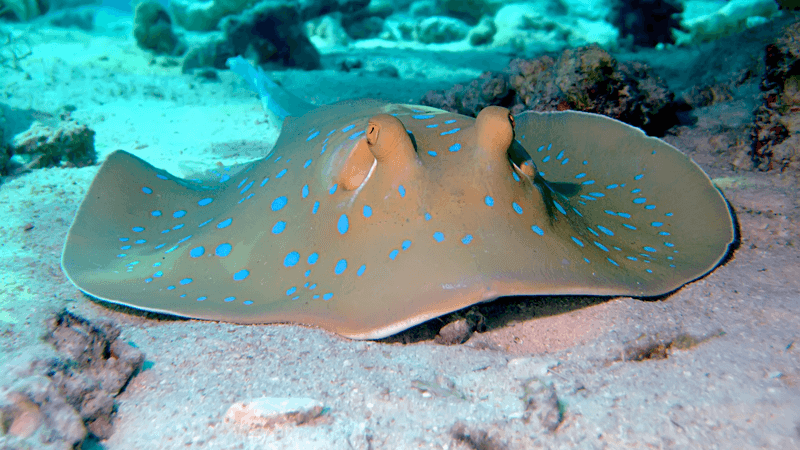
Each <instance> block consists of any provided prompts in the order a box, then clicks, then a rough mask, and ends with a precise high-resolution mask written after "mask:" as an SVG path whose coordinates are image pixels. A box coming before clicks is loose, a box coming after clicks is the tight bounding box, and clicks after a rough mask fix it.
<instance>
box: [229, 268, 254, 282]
mask: <svg viewBox="0 0 800 450" xmlns="http://www.w3.org/2000/svg"><path fill="white" fill-rule="evenodd" d="M248 275H250V271H249V270H247V269H242V270H240V271H238V272H236V273H235V274H233V279H234V281H242V280H244V279H245V278H247V276H248Z"/></svg>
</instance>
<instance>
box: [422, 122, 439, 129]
mask: <svg viewBox="0 0 800 450" xmlns="http://www.w3.org/2000/svg"><path fill="white" fill-rule="evenodd" d="M425 128H439V124H438V123H432V124H430V125H425Z"/></svg>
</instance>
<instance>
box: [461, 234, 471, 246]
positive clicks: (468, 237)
mask: <svg viewBox="0 0 800 450" xmlns="http://www.w3.org/2000/svg"><path fill="white" fill-rule="evenodd" d="M470 242H472V235H471V234H468V235H466V236H464V237H463V238H461V243H462V244H464V245H469V243H470Z"/></svg>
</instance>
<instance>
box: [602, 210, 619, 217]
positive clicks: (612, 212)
mask: <svg viewBox="0 0 800 450" xmlns="http://www.w3.org/2000/svg"><path fill="white" fill-rule="evenodd" d="M603 212H604V213H606V214H608V215H609V216H616V215H617V213H615V212H614V211H609V210H607V209H604V210H603Z"/></svg>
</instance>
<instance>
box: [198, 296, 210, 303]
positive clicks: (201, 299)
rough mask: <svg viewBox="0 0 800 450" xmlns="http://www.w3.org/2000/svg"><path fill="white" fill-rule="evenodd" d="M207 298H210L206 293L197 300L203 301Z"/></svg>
mask: <svg viewBox="0 0 800 450" xmlns="http://www.w3.org/2000/svg"><path fill="white" fill-rule="evenodd" d="M207 298H208V297H206V296H205V295H204V296H202V297H197V301H198V302H202V301H203V300H206V299H207Z"/></svg>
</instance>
